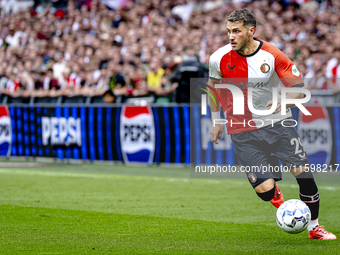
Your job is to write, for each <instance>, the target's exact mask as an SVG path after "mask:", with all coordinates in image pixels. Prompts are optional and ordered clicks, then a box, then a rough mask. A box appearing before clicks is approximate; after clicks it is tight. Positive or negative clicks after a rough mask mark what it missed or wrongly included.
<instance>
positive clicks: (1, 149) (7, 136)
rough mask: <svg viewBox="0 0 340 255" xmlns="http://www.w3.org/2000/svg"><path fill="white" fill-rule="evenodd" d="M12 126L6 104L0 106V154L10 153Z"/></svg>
mask: <svg viewBox="0 0 340 255" xmlns="http://www.w3.org/2000/svg"><path fill="white" fill-rule="evenodd" d="M11 145H12V127H11V118H10V115H9V111H8V108H7V106H3V105H1V106H0V156H6V157H8V156H9V155H10V154H11Z"/></svg>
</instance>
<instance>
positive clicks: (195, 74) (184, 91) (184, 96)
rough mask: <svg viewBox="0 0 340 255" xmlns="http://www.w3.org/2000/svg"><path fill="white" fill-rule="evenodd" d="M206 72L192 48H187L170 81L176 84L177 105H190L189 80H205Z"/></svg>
mask: <svg viewBox="0 0 340 255" xmlns="http://www.w3.org/2000/svg"><path fill="white" fill-rule="evenodd" d="M207 77H208V70H207V69H206V68H205V67H204V66H203V65H202V64H201V63H200V62H199V60H198V57H197V56H196V54H195V49H194V47H193V46H188V47H187V49H186V50H185V53H184V55H183V62H182V63H180V64H179V65H178V66H177V67H176V70H175V71H174V73H173V75H172V78H171V81H172V82H174V83H175V82H176V83H178V86H177V88H176V91H175V101H176V102H177V103H180V102H185V103H190V92H192V93H193V92H194V91H191V90H190V87H192V86H190V85H191V81H190V79H191V78H207Z"/></svg>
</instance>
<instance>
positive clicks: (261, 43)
mask: <svg viewBox="0 0 340 255" xmlns="http://www.w3.org/2000/svg"><path fill="white" fill-rule="evenodd" d="M254 40H255V41H258V42H260V45H259V47H257V49H256V50H255V51H254V52H253V53H252V54H249V55H243V54H242V53H240V52H238V51H236V52H237V54H239V55H240V56H242V57H251V56H254V55H255V54H256V53H258V52H259V50H260V49H261V48H262V45H263V41H261V40H258V39H257V38H256V37H254Z"/></svg>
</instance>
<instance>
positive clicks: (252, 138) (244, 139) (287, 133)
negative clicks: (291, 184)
mask: <svg viewBox="0 0 340 255" xmlns="http://www.w3.org/2000/svg"><path fill="white" fill-rule="evenodd" d="M284 125H285V126H293V125H294V122H293V121H288V120H286V121H285V122H284ZM231 140H232V141H233V144H234V146H235V150H236V154H237V156H238V158H239V160H240V162H241V164H242V171H244V172H246V173H247V177H248V180H249V182H250V183H251V185H252V186H253V188H255V187H256V186H258V185H259V184H261V183H262V182H264V181H265V180H268V179H271V178H272V179H274V180H275V181H279V180H281V178H282V171H281V170H282V167H281V168H280V167H279V161H278V159H279V160H280V161H281V162H282V164H283V166H285V168H284V169H285V170H286V169H288V168H291V167H294V166H295V167H299V166H301V165H303V166H304V165H305V164H309V161H308V157H307V153H306V151H305V149H304V147H303V145H302V144H301V140H300V137H299V134H298V132H297V131H296V129H295V128H294V127H284V126H282V125H281V122H277V123H274V125H273V126H272V125H270V126H267V127H263V128H260V129H256V130H253V131H249V132H243V133H238V134H231Z"/></svg>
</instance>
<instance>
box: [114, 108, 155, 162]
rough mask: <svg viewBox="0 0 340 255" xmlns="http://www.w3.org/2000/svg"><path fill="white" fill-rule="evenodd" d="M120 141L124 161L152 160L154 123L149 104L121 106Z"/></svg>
mask: <svg viewBox="0 0 340 255" xmlns="http://www.w3.org/2000/svg"><path fill="white" fill-rule="evenodd" d="M120 141H121V148H122V154H123V158H124V162H125V163H146V164H151V163H152V162H153V157H154V151H155V125H154V120H153V114H152V110H151V108H150V107H149V106H129V105H125V106H123V109H122V113H121V118H120Z"/></svg>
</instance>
